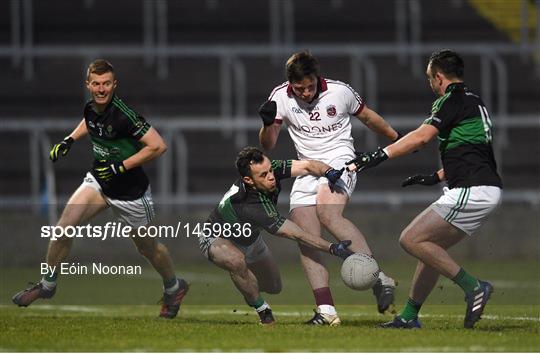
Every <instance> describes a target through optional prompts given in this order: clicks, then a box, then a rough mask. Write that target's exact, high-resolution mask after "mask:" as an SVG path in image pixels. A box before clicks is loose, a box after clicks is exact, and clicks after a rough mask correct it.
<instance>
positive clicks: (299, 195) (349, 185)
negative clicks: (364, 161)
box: [289, 158, 356, 211]
mask: <svg viewBox="0 0 540 354" xmlns="http://www.w3.org/2000/svg"><path fill="white" fill-rule="evenodd" d="M349 160H350V159H349V158H345V159H344V158H339V159H335V160H332V161H331V162H330V163H329V165H330V166H332V167H333V168H336V169H340V168H342V167H344V166H345V162H347V161H349ZM321 184H328V179H327V178H326V177H315V176H312V175H306V176H302V177H297V178H296V180H295V181H294V184H293V187H292V190H291V198H290V205H291V206H290V210H293V209H295V208H298V207H302V206H310V205H316V204H317V192H318V191H319V185H321ZM334 186H337V187H339V189H341V190H343V191H345V192H346V193H347V195H348V196H349V198H350V197H351V195H352V193H353V191H354V187H355V186H356V172H348V171H347V170H345V171H344V172H343V174H342V175H341V178H340V179H339V181H338V182H337V183H336V184H335V185H334ZM290 210H289V211H290Z"/></svg>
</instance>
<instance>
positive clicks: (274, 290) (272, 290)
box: [263, 281, 283, 295]
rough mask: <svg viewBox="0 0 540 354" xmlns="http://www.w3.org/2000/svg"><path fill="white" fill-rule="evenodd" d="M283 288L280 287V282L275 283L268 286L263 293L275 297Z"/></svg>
mask: <svg viewBox="0 0 540 354" xmlns="http://www.w3.org/2000/svg"><path fill="white" fill-rule="evenodd" d="M282 288H283V286H282V285H281V281H276V282H273V283H272V284H270V286H268V287H267V288H266V289H264V290H263V291H264V292H265V293H268V294H272V295H276V294H279V293H281V290H282Z"/></svg>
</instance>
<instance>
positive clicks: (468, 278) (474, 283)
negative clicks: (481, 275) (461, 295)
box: [452, 268, 478, 295]
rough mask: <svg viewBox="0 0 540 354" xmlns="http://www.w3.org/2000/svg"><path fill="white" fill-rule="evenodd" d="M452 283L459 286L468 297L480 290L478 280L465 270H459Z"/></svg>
mask: <svg viewBox="0 0 540 354" xmlns="http://www.w3.org/2000/svg"><path fill="white" fill-rule="evenodd" d="M452 281H453V282H454V283H456V284H457V285H459V287H460V288H462V289H463V291H464V292H465V294H467V295H468V294H472V293H473V292H474V291H475V290H476V289H477V288H478V279H476V278H475V277H473V276H472V275H470V274H469V273H467V272H466V271H465V269H463V268H460V269H459V272H458V273H457V274H456V276H455V277H453V278H452Z"/></svg>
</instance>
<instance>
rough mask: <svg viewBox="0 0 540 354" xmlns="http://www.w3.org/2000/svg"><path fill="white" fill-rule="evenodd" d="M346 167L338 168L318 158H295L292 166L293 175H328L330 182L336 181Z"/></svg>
mask: <svg viewBox="0 0 540 354" xmlns="http://www.w3.org/2000/svg"><path fill="white" fill-rule="evenodd" d="M343 171H344V168H342V169H341V170H336V169H334V168H332V167H331V166H329V165H327V164H325V163H324V162H321V161H318V160H293V161H292V166H291V177H298V176H306V175H312V176H316V177H323V176H324V177H326V178H327V179H328V180H329V181H330V183H336V182H337V181H338V180H339V178H340V177H341V175H342V173H343Z"/></svg>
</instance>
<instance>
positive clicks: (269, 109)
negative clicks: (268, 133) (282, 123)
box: [259, 101, 277, 127]
mask: <svg viewBox="0 0 540 354" xmlns="http://www.w3.org/2000/svg"><path fill="white" fill-rule="evenodd" d="M276 114H277V105H276V101H266V102H264V103H263V104H262V105H261V106H260V107H259V116H260V117H261V119H262V121H263V124H264V126H265V127H267V126H270V125H272V124H274V120H275V119H276Z"/></svg>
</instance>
